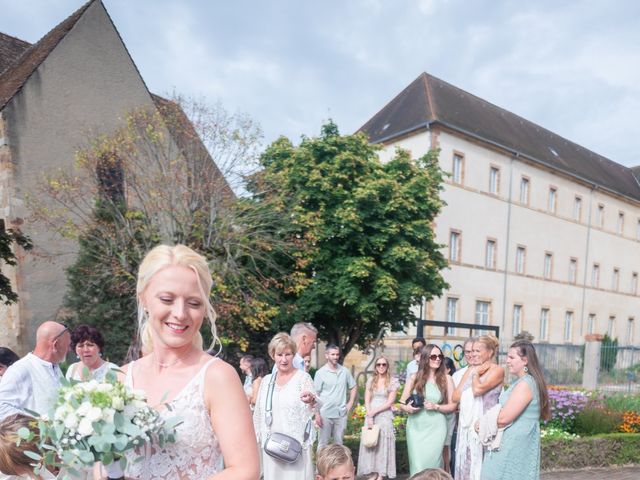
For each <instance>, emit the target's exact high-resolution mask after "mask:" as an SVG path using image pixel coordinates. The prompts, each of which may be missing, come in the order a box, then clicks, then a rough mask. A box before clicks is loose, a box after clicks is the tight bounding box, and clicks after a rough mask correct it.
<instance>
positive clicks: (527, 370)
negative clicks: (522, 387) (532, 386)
mask: <svg viewBox="0 0 640 480" xmlns="http://www.w3.org/2000/svg"><path fill="white" fill-rule="evenodd" d="M524 373H529V369H528V368H527V366H526V365H525V366H524Z"/></svg>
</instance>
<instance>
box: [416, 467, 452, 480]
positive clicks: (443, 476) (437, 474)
mask: <svg viewBox="0 0 640 480" xmlns="http://www.w3.org/2000/svg"><path fill="white" fill-rule="evenodd" d="M409 480H453V477H452V476H451V475H449V474H448V473H447V472H445V471H444V470H442V469H441V468H427V469H426V470H422V471H421V472H418V473H416V474H415V475H413V476H412V477H411V478H409Z"/></svg>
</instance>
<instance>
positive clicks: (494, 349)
mask: <svg viewBox="0 0 640 480" xmlns="http://www.w3.org/2000/svg"><path fill="white" fill-rule="evenodd" d="M476 343H481V344H482V345H484V346H485V348H486V349H487V350H489V351H490V352H491V358H496V354H497V353H498V347H499V346H500V342H499V341H498V339H497V338H496V337H494V336H493V335H481V336H479V337H478V338H476Z"/></svg>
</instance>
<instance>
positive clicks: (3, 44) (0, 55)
mask: <svg viewBox="0 0 640 480" xmlns="http://www.w3.org/2000/svg"><path fill="white" fill-rule="evenodd" d="M30 46H31V44H30V43H29V42H25V41H24V40H20V39H19V38H16V37H12V36H11V35H7V34H6V33H2V32H0V73H2V72H4V71H5V70H6V69H7V68H8V67H9V66H11V65H13V63H14V62H15V61H16V60H18V58H20V55H22V54H23V53H24V51H25V50H26V49H28V48H29V47H30Z"/></svg>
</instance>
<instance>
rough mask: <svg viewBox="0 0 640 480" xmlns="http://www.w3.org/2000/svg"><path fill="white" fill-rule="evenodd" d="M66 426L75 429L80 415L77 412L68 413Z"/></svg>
mask: <svg viewBox="0 0 640 480" xmlns="http://www.w3.org/2000/svg"><path fill="white" fill-rule="evenodd" d="M64 426H65V427H67V428H68V429H69V430H73V429H74V428H76V427H77V426H78V417H77V416H76V414H75V413H71V414H69V415H67V418H65V419H64Z"/></svg>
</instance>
